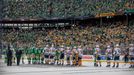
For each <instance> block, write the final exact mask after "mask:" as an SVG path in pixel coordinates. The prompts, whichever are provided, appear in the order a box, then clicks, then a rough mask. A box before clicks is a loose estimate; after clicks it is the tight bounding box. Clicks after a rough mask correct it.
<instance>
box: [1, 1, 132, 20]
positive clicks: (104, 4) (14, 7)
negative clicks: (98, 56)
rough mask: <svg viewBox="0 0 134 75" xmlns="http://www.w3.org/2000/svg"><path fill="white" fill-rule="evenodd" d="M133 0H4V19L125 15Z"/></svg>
mask: <svg viewBox="0 0 134 75" xmlns="http://www.w3.org/2000/svg"><path fill="white" fill-rule="evenodd" d="M127 9H134V1H133V0H54V1H53V0H3V6H2V11H3V12H4V13H3V14H2V16H3V19H22V18H23V19H42V18H66V17H78V16H91V15H94V16H95V15H97V14H100V13H123V12H124V11H125V10H127Z"/></svg>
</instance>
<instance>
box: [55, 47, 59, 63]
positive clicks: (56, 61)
mask: <svg viewBox="0 0 134 75" xmlns="http://www.w3.org/2000/svg"><path fill="white" fill-rule="evenodd" d="M59 59H60V50H59V48H58V49H56V50H55V63H56V64H57V65H59Z"/></svg>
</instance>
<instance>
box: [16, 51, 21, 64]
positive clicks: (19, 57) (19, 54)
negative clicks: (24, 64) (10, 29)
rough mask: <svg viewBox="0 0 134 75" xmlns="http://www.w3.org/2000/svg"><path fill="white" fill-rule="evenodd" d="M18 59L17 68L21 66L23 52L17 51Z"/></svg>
mask: <svg viewBox="0 0 134 75" xmlns="http://www.w3.org/2000/svg"><path fill="white" fill-rule="evenodd" d="M15 55H16V58H17V66H19V65H20V59H21V55H22V50H16V54H15Z"/></svg>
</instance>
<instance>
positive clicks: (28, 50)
mask: <svg viewBox="0 0 134 75" xmlns="http://www.w3.org/2000/svg"><path fill="white" fill-rule="evenodd" d="M26 56H27V60H28V64H31V49H30V48H28V47H27V48H26Z"/></svg>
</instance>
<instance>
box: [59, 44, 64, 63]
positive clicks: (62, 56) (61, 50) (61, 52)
mask: <svg viewBox="0 0 134 75" xmlns="http://www.w3.org/2000/svg"><path fill="white" fill-rule="evenodd" d="M64 52H65V50H64V46H61V48H60V64H61V65H64V57H65V56H64Z"/></svg>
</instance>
